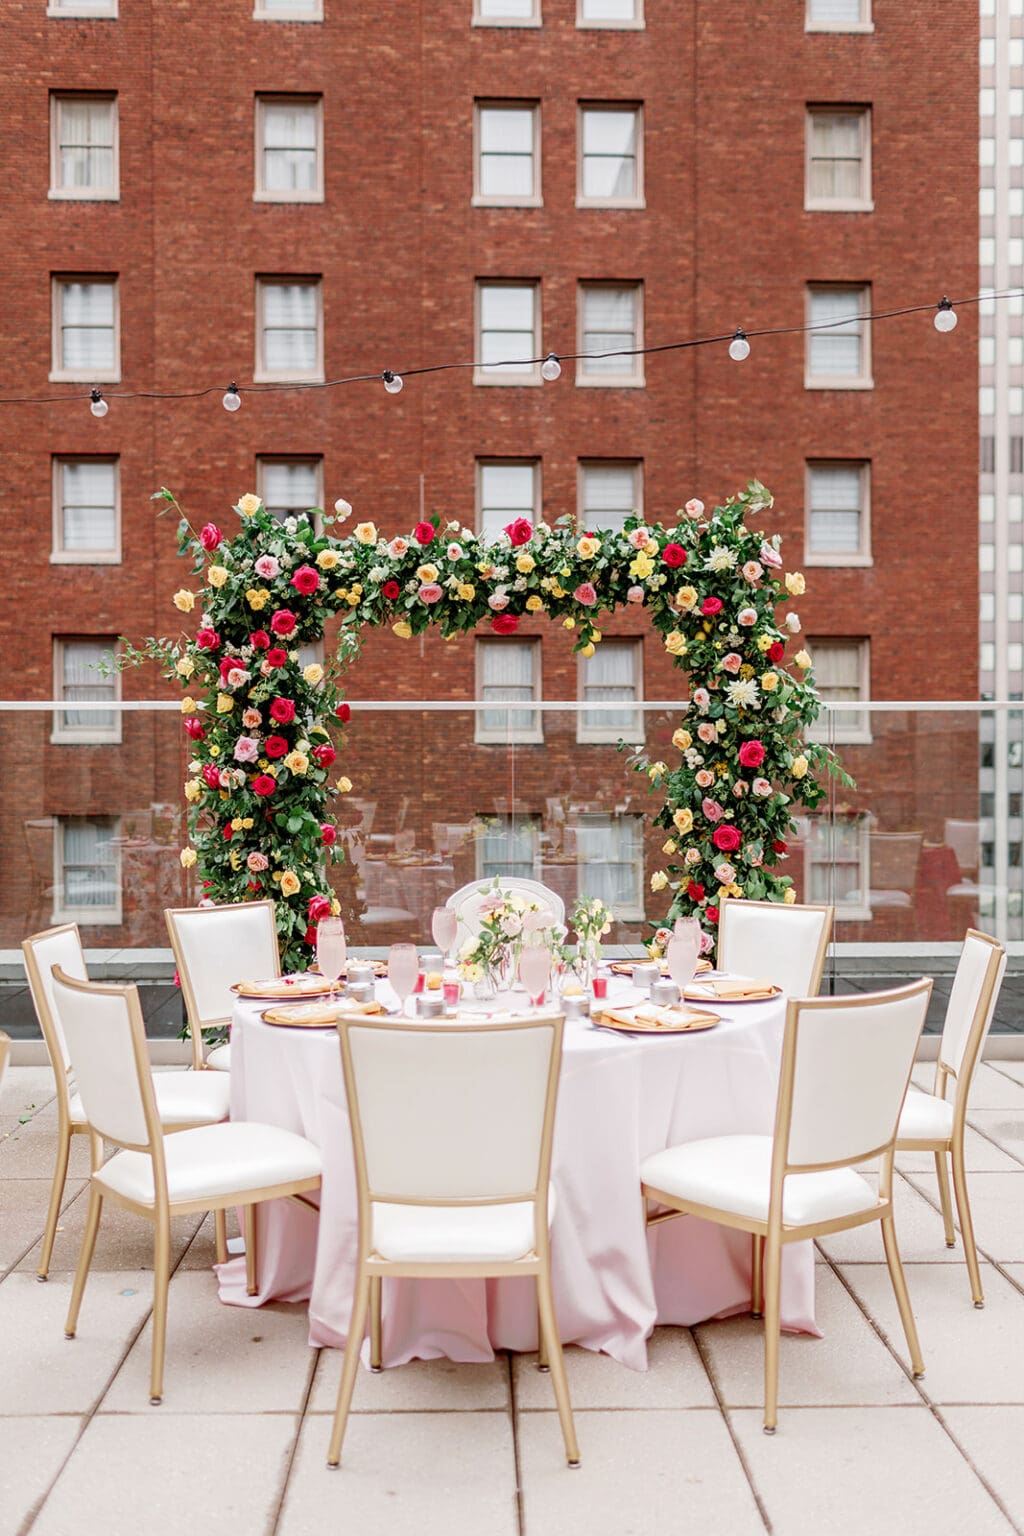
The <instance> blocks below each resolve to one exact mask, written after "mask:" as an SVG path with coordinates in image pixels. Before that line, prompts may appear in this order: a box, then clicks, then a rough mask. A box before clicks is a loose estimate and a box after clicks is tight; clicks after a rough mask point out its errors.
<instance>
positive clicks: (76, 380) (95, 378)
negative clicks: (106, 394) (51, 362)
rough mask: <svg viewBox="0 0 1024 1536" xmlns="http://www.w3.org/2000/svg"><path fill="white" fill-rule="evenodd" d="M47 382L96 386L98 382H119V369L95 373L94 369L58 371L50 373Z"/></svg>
mask: <svg viewBox="0 0 1024 1536" xmlns="http://www.w3.org/2000/svg"><path fill="white" fill-rule="evenodd" d="M49 382H50V383H51V384H92V385H94V386H97V387H98V386H99V385H100V384H120V382H121V371H120V369H118V371H117V373H97V372H96V371H95V370H93V372H92V373H66V372H64V371H60V372H54V373H51V374H50V376H49Z"/></svg>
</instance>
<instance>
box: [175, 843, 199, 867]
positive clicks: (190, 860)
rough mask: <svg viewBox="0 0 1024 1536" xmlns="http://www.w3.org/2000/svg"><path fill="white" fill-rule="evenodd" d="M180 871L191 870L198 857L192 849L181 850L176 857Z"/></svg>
mask: <svg viewBox="0 0 1024 1536" xmlns="http://www.w3.org/2000/svg"><path fill="white" fill-rule="evenodd" d="M178 857H179V859H180V860H181V867H182V869H191V868H192V865H193V864H194V863H195V862H196V860H197V859H198V857H199V855H198V853H196V851H195V849H194V848H183V849H182V850H181V852H180V853H179V855H178Z"/></svg>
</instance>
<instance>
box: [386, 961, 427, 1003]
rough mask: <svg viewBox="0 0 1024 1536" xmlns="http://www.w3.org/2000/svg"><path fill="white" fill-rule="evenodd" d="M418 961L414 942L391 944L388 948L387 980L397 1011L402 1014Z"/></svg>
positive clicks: (414, 977)
mask: <svg viewBox="0 0 1024 1536" xmlns="http://www.w3.org/2000/svg"><path fill="white" fill-rule="evenodd" d="M419 969H420V962H419V956H418V955H417V953H416V945H415V944H392V946H391V948H390V949H389V950H388V981H389V982H390V983H391V986H392V990H393V991H394V992H395V994H396V996H397V998H398V1011H399V1013H401V1014H404V1012H405V1007H406V1004H407V1003H408V1001H409V998H410V996H411V994H412V990H413V988H414V987H415V985H416V978H417V976H418V975H419Z"/></svg>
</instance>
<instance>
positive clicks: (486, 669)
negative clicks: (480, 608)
mask: <svg viewBox="0 0 1024 1536" xmlns="http://www.w3.org/2000/svg"><path fill="white" fill-rule="evenodd" d="M533 696H534V642H533V641H532V640H497V641H490V640H482V641H480V697H481V699H482V700H484V701H485V702H487V703H496V702H497V701H498V700H502V699H507V700H509V701H512V702H514V703H517V704H528V703H529V702H530V701H531V700H532V699H533ZM537 728H538V722H537V711H536V710H526V709H523V710H519V709H517V710H514V711H511V712H510V711H509V710H507V709H482V710H481V711H480V729H481V730H482V731H486V732H487V734H488V735H491V734H501V733H503V732H505V731H506V730H507V731H508V732H509V734H510V735H512V736H522V735H524V734H526V733H533V732H534V731H536V730H537Z"/></svg>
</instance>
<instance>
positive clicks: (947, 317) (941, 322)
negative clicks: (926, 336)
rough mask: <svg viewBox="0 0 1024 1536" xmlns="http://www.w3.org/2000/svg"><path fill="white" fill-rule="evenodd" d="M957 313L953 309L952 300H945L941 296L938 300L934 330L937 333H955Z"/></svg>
mask: <svg viewBox="0 0 1024 1536" xmlns="http://www.w3.org/2000/svg"><path fill="white" fill-rule="evenodd" d="M956 322H957V313H956V310H955V309H954V308H953V300H952V299H947V298H946V295H945V294H943V295H942V298H941V299H940V300H939V303H938V307H937V310H936V315H935V329H936V330H937V331H955V330H956Z"/></svg>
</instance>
